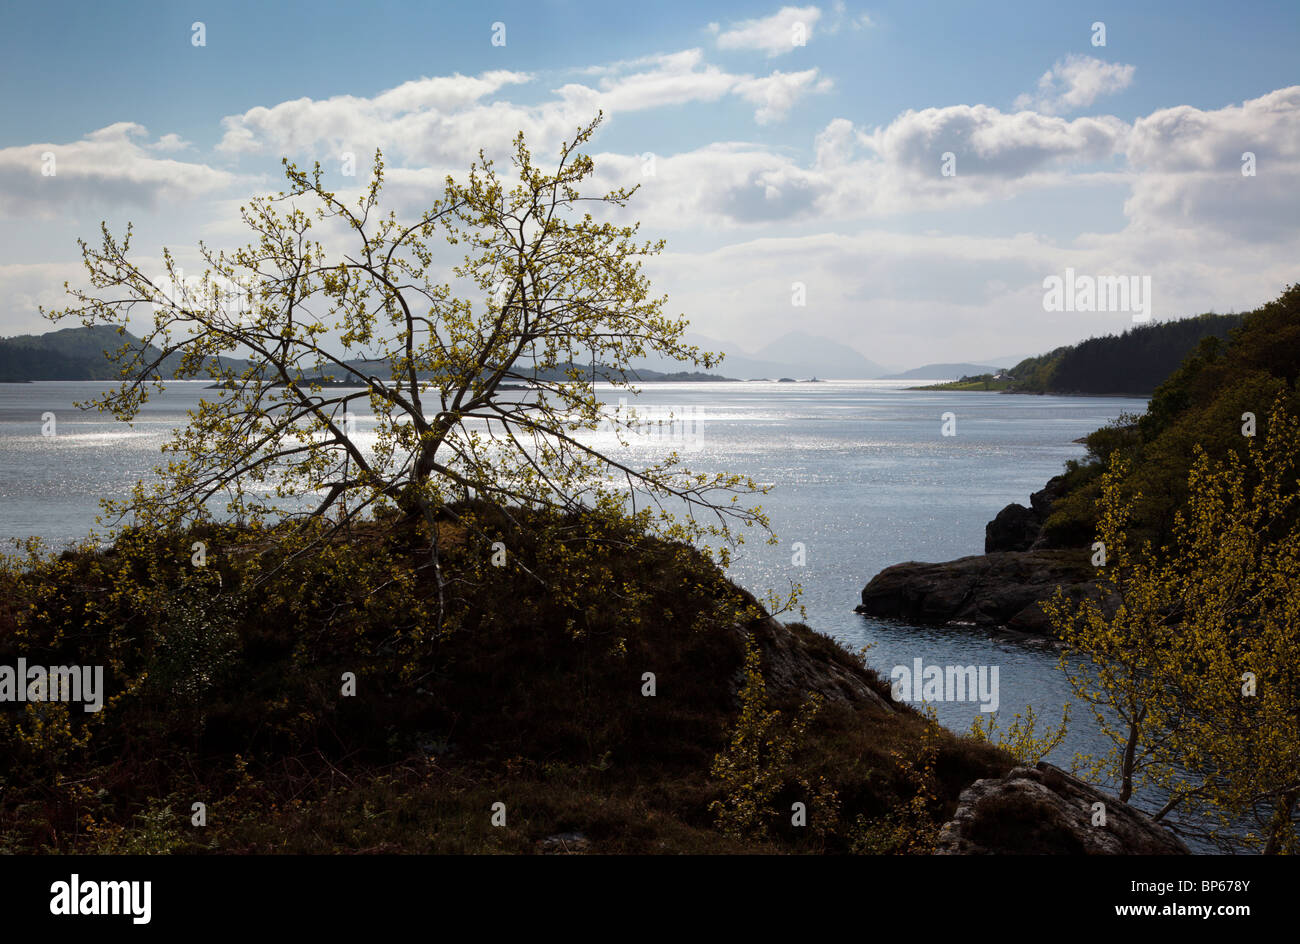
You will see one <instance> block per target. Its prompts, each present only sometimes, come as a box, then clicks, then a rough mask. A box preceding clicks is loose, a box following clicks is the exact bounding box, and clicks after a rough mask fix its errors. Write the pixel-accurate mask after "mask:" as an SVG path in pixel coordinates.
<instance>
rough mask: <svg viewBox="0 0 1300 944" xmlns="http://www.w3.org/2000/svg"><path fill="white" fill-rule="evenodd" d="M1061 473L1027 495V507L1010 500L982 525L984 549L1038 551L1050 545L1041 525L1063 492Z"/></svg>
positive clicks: (994, 550)
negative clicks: (983, 526) (990, 519)
mask: <svg viewBox="0 0 1300 944" xmlns="http://www.w3.org/2000/svg"><path fill="white" fill-rule="evenodd" d="M1065 491H1066V488H1065V476H1063V475H1058V476H1056V477H1054V478H1051V479H1049V480H1048V482H1047V484H1046V485H1045V486H1043V487H1042V488H1041V489H1039V490H1038V491H1036V492H1034V493H1033V494H1032V495H1030V496H1029V507H1028V508H1026V507H1025V506H1024V505H1021V504H1017V503H1015V502H1012V503H1011V504H1010V505H1007V507H1005V508H1003V509H1002V510H1001V511H999V512H998V514H997V517H995V518H994V519H993V520H992V521H990V522H989V523H988V524H987V525H986V526H985V528H984V552H985V553H986V554H991V553H994V552H996V551H1028V550H1042V549H1046V548H1050V547H1051V546H1052V542H1051V540H1050V539H1049V538H1048V537H1047V536H1046V535H1045V534H1044V533H1043V524H1044V523H1045V522H1046V521H1047V518H1048V516H1049V515H1050V514H1051V513H1052V506H1053V505H1054V504H1055V503H1056V500H1057V499H1058V498H1060V497H1061V496H1063V495H1064V494H1065Z"/></svg>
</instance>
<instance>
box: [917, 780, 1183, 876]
mask: <svg viewBox="0 0 1300 944" xmlns="http://www.w3.org/2000/svg"><path fill="white" fill-rule="evenodd" d="M1099 803H1100V804H1102V806H1101V807H1100V808H1099V807H1098V806H1097V804H1099ZM1099 812H1102V813H1104V815H1105V818H1104V824H1103V823H1102V821H1101V817H1100V816H1099V815H1098V814H1099ZM1094 823H1097V825H1093V824H1094ZM1189 853H1190V850H1189V849H1188V848H1187V846H1186V845H1184V844H1183V842H1182V840H1180V839H1179V838H1178V837H1177V836H1175V835H1174V834H1173V833H1172V832H1170V831H1169V830H1167V829H1165V828H1164V827H1163V826H1161V825H1160V824H1159V823H1157V822H1155V821H1154V820H1152V819H1151V817H1149V816H1147V815H1146V814H1145V813H1143V812H1141V811H1140V810H1136V809H1134V808H1133V807H1131V806H1129V805H1128V804H1127V803H1121V802H1120V801H1119V800H1116V799H1115V798H1114V797H1110V796H1107V795H1106V794H1104V793H1102V792H1101V791H1099V790H1097V789H1096V788H1095V787H1092V786H1090V785H1089V784H1087V783H1084V782H1083V781H1082V780H1079V779H1077V778H1075V777H1072V776H1070V775H1069V774H1067V773H1066V772H1065V771H1063V770H1061V769H1060V768H1058V767H1054V766H1052V765H1051V764H1046V763H1039V764H1038V765H1037V766H1035V767H1016V768H1014V769H1013V770H1011V771H1010V772H1008V773H1007V774H1006V776H1004V777H1000V778H997V779H990V780H976V781H975V782H974V783H973V784H971V785H970V786H969V787H967V788H966V789H965V790H963V791H962V792H961V796H960V797H959V798H958V800H957V810H956V812H955V813H954V814H953V818H952V819H951V820H949V821H948V822H947V823H945V824H944V825H943V827H942V828H941V829H940V830H939V837H938V843H937V845H936V847H935V854H936V855H1044V854H1046V855H1188V854H1189Z"/></svg>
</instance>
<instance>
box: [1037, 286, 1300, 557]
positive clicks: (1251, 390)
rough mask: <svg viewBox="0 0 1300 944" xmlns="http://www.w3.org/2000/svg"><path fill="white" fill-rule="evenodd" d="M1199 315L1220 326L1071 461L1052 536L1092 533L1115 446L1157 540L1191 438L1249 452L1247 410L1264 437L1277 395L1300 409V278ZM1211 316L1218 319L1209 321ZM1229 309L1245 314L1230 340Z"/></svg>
mask: <svg viewBox="0 0 1300 944" xmlns="http://www.w3.org/2000/svg"><path fill="white" fill-rule="evenodd" d="M1202 318H1203V319H1207V320H1206V324H1207V325H1209V324H1213V325H1214V326H1215V329H1214V331H1213V332H1211V333H1207V334H1206V335H1205V336H1204V337H1202V338H1200V340H1199V341H1198V342H1197V343H1196V345H1195V347H1194V348H1193V349H1192V350H1191V352H1190V353H1189V354H1188V356H1187V357H1186V359H1185V360H1183V361H1182V363H1181V365H1180V366H1178V367H1177V369H1175V370H1171V371H1169V372H1168V374H1167V376H1166V379H1164V380H1163V382H1161V383H1160V384H1159V385H1158V386H1157V387H1156V388H1155V392H1154V394H1153V395H1152V397H1151V402H1150V403H1149V405H1148V407H1147V410H1146V412H1145V413H1144V414H1143V415H1141V416H1134V415H1124V416H1121V417H1120V418H1119V419H1118V420H1117V421H1116V422H1114V423H1112V424H1110V425H1109V426H1106V427H1103V428H1102V429H1099V430H1097V431H1095V432H1093V433H1091V434H1089V435H1088V436H1087V437H1085V442H1086V444H1087V447H1088V453H1087V456H1086V458H1085V459H1084V460H1083V461H1081V462H1076V461H1071V462H1069V463H1067V464H1066V472H1065V479H1064V483H1063V485H1062V488H1061V491H1063V492H1064V497H1062V498H1060V499H1058V500H1057V501H1056V503H1055V505H1054V506H1053V509H1052V513H1051V515H1050V516H1049V517H1048V518H1047V521H1046V523H1045V525H1044V532H1045V535H1046V536H1047V538H1048V539H1049V541H1050V544H1051V545H1052V546H1057V547H1066V546H1078V545H1082V544H1086V543H1088V542H1090V541H1092V540H1093V537H1092V536H1093V535H1094V534H1095V531H1096V500H1097V496H1098V490H1099V487H1100V477H1101V474H1102V472H1103V471H1104V469H1105V468H1106V466H1107V464H1108V463H1109V461H1110V458H1111V456H1112V454H1114V453H1115V452H1117V451H1118V452H1119V453H1120V454H1121V455H1122V456H1123V457H1124V458H1126V459H1128V460H1129V462H1130V463H1131V469H1132V472H1131V473H1130V475H1129V478H1128V481H1127V483H1126V487H1127V488H1128V489H1129V490H1132V491H1136V492H1138V493H1140V496H1141V497H1140V498H1139V500H1138V502H1137V508H1136V514H1137V517H1136V525H1137V533H1138V535H1139V536H1140V537H1145V538H1150V539H1151V540H1152V541H1153V543H1157V544H1159V543H1160V542H1162V541H1163V540H1165V539H1167V538H1168V536H1169V532H1170V528H1171V527H1172V524H1173V516H1174V513H1175V511H1176V510H1177V509H1178V508H1179V507H1181V506H1182V504H1183V503H1184V502H1185V500H1186V498H1187V478H1188V472H1189V470H1190V469H1191V466H1192V461H1193V449H1194V447H1195V446H1197V445H1199V446H1200V447H1201V448H1203V449H1204V450H1205V451H1206V452H1207V453H1208V454H1209V455H1210V456H1211V457H1212V458H1215V459H1220V458H1222V457H1224V456H1225V455H1226V454H1227V453H1228V452H1229V451H1232V452H1236V453H1237V454H1238V455H1244V450H1245V448H1246V445H1247V443H1248V442H1249V439H1248V437H1247V436H1246V435H1243V429H1244V426H1245V424H1246V418H1245V416H1244V414H1247V413H1250V414H1253V415H1254V416H1255V418H1256V425H1257V429H1256V433H1255V435H1256V436H1257V437H1260V438H1262V437H1263V436H1264V435H1265V421H1266V417H1267V415H1268V414H1269V412H1270V410H1271V408H1272V407H1273V405H1274V403H1275V402H1280V403H1281V404H1282V405H1283V406H1284V407H1285V408H1286V410H1287V411H1288V412H1290V413H1291V414H1292V415H1295V412H1296V411H1297V409H1300V393H1298V392H1297V376H1300V285H1293V286H1291V287H1290V288H1288V289H1287V290H1286V291H1285V292H1283V293H1282V295H1280V296H1279V297H1278V298H1277V299H1276V300H1274V301H1272V302H1269V303H1268V304H1266V305H1264V306H1262V307H1261V308H1259V309H1258V310H1256V311H1253V312H1249V313H1247V314H1245V315H1240V316H1228V315H1220V316H1202ZM1209 318H1218V319H1220V320H1219V321H1213V322H1211V321H1209V320H1208V319H1209ZM1233 318H1235V319H1238V320H1239V322H1240V323H1239V324H1238V325H1237V326H1236V327H1234V328H1233V329H1232V330H1231V331H1230V332H1229V334H1228V337H1227V338H1226V340H1225V339H1223V338H1221V337H1220V336H1219V334H1218V327H1219V326H1221V325H1224V324H1228V323H1229V322H1228V321H1227V320H1224V319H1233ZM1198 320H1199V319H1198ZM1179 324H1183V322H1176V323H1174V324H1173V325H1160V326H1158V328H1159V329H1165V328H1169V329H1172V328H1174V327H1175V326H1176V325H1179ZM1144 330H1155V329H1144ZM1131 333H1132V334H1136V333H1137V332H1136V331H1135V332H1131ZM1179 337H1183V338H1184V339H1187V338H1189V337H1191V335H1179ZM1102 340H1106V339H1102ZM1112 340H1120V339H1112ZM1085 343H1093V342H1085ZM1082 347H1083V346H1082V345H1080V346H1079V348H1082ZM1079 348H1076V349H1075V350H1079ZM1098 350H1100V348H1099V349H1098ZM1050 356H1051V355H1049V357H1050ZM1152 356H1153V357H1154V354H1153V355H1152ZM1026 363H1029V362H1028V361H1026V362H1023V363H1022V364H1021V365H1020V367H1017V368H1016V369H1017V370H1019V369H1020V368H1021V367H1023V366H1024V364H1026ZM1071 370H1073V368H1072V367H1071ZM1053 376H1056V375H1055V374H1054V375H1053ZM1067 376H1068V375H1067Z"/></svg>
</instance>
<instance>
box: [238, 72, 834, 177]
mask: <svg viewBox="0 0 1300 944" xmlns="http://www.w3.org/2000/svg"><path fill="white" fill-rule="evenodd" d="M580 74H585V75H591V76H596V77H597V79H596V82H595V84H594V85H588V84H584V83H581V82H570V83H567V84H565V85H562V86H561V87H559V88H557V89H555V90H554V92H553V97H552V98H550V99H546V100H543V101H541V102H539V103H537V104H535V105H528V106H523V105H516V104H513V103H511V102H509V101H504V100H502V99H499V98H495V99H493V98H490V96H492V95H494V94H495V93H496V92H499V91H500V90H502V89H503V88H505V87H506V86H508V85H516V84H522V83H527V82H531V81H533V76H531V75H529V74H527V73H519V72H487V73H484V74H483V75H480V76H477V77H469V76H462V75H455V76H450V77H443V78H435V79H429V78H425V79H420V80H418V81H415V82H407V83H405V84H404V85H401V86H398V87H397V88H395V89H391V90H389V91H386V92H383V93H381V94H379V95H377V96H375V97H374V98H360V97H357V96H352V95H341V96H336V97H334V98H329V99H324V100H320V101H316V100H313V99H309V98H302V99H296V100H294V101H288V102H281V103H279V104H276V105H273V106H270V107H264V106H259V107H257V108H252V109H249V110H248V111H246V112H244V113H243V114H242V115H231V116H227V117H226V118H224V119H222V126H223V128H224V129H225V134H224V136H223V137H222V139H221V142H220V144H219V145H218V149H219V150H222V151H225V152H229V153H236V154H241V153H249V154H259V153H260V154H303V153H312V154H315V155H321V154H325V155H330V156H338V155H341V154H342V153H344V152H351V153H353V154H355V155H357V156H358V157H363V156H367V155H369V154H372V153H373V152H374V150H375V149H376V148H380V149H382V150H383V151H384V153H385V154H387V155H390V156H393V157H397V158H399V159H402V160H405V161H408V162H413V163H418V164H422V165H425V166H438V167H464V166H465V165H466V164H468V163H469V162H470V161H471V160H473V159H474V158H475V157H476V156H477V154H478V151H479V149H480V148H482V149H484V150H486V151H487V152H488V153H489V154H494V155H500V154H501V153H502V152H504V151H505V150H506V149H507V148H508V147H509V145H510V142H511V140H512V139H513V138H514V135H515V133H516V132H517V131H519V130H523V132H524V134H525V135H526V137H527V138H528V141H529V144H530V146H531V147H533V148H534V150H535V151H537V152H538V153H548V152H550V151H551V150H552V149H553V148H555V147H556V146H558V144H559V142H560V141H562V140H567V139H568V138H570V137H571V136H572V134H573V131H574V128H575V127H577V126H578V125H580V124H585V123H586V122H587V121H589V120H590V119H591V117H592V116H593V115H595V114H596V112H597V111H598V110H602V109H603V110H604V111H605V113H606V114H608V115H615V114H618V113H620V112H635V111H643V110H646V109H651V108H661V107H667V106H674V105H683V104H687V103H691V102H715V101H718V100H719V99H721V98H723V97H724V96H735V97H738V98H740V99H741V100H743V101H745V102H748V103H751V104H753V105H755V106H756V108H755V112H754V117H755V120H756V121H757V122H759V123H760V124H769V123H772V122H775V121H779V120H780V119H782V118H783V117H785V115H786V114H787V113H788V112H789V111H790V109H791V108H792V107H793V106H794V105H795V103H796V102H798V101H799V100H800V99H801V98H803V97H804V96H805V95H809V94H816V93H821V92H826V91H828V90H829V89H830V88H831V82H830V80H829V79H826V78H822V77H821V76H820V74H819V72H818V70H817V69H810V70H806V71H803V72H795V73H784V72H780V71H774V72H773V73H772V74H771V75H768V76H758V77H755V76H753V75H749V74H736V73H731V72H727V71H725V70H723V69H720V68H718V67H717V66H714V65H710V64H709V63H707V62H706V61H705V60H704V54H703V51H702V50H700V49H686V50H682V51H680V52H675V53H667V54H660V55H654V56H645V57H641V58H638V59H632V60H626V61H623V62H616V63H611V64H609V65H607V66H603V67H600V68H599V69H585V70H580Z"/></svg>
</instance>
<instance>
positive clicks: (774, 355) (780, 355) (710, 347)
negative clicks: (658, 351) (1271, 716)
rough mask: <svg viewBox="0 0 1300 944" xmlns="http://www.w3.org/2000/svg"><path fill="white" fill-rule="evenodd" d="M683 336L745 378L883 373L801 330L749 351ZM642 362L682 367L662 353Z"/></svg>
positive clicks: (725, 369) (732, 374)
mask: <svg viewBox="0 0 1300 944" xmlns="http://www.w3.org/2000/svg"><path fill="white" fill-rule="evenodd" d="M685 340H686V342H687V343H689V344H694V345H697V346H698V347H699V348H701V349H702V350H705V351H712V352H714V353H722V354H725V355H726V357H725V359H724V360H723V362H722V364H721V365H720V366H719V367H718V368H716V369H717V370H720V371H722V372H723V373H724V374H726V375H727V376H728V377H739V378H741V379H745V380H749V379H757V378H762V377H765V378H769V379H771V380H776V379H778V378H780V377H797V378H799V379H801V380H807V379H810V378H812V377H818V378H820V379H823V380H871V379H873V378H876V377H879V376H880V375H881V374H884V373H886V369H885V368H884V367H881V366H880V365H879V364H877V363H875V362H874V361H871V360H868V359H867V358H865V357H863V356H862V355H861V354H860V353H858V352H857V351H855V350H854V349H853V348H851V347H849V346H848V345H846V344H844V343H842V342H840V341H835V340H832V339H831V338H823V337H818V336H817V335H812V334H806V333H804V332H802V331H792V332H790V333H788V334H785V335H782V336H781V337H779V338H777V339H776V340H775V341H772V342H771V343H770V344H766V345H764V346H763V347H762V348H760V349H759V350H757V351H755V352H752V353H751V352H748V351H745V350H743V349H741V348H740V347H738V346H737V345H735V344H732V343H730V342H728V341H721V340H719V339H717V338H710V337H706V336H705V335H702V334H695V333H694V332H688V333H687V335H686V338H685ZM643 364H644V366H645V367H649V368H651V369H653V370H667V371H673V370H681V369H682V367H683V365H682V364H681V363H680V362H677V361H672V360H668V359H667V358H662V357H656V358H647V359H646V360H645V361H644V362H643ZM638 366H641V365H638Z"/></svg>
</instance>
